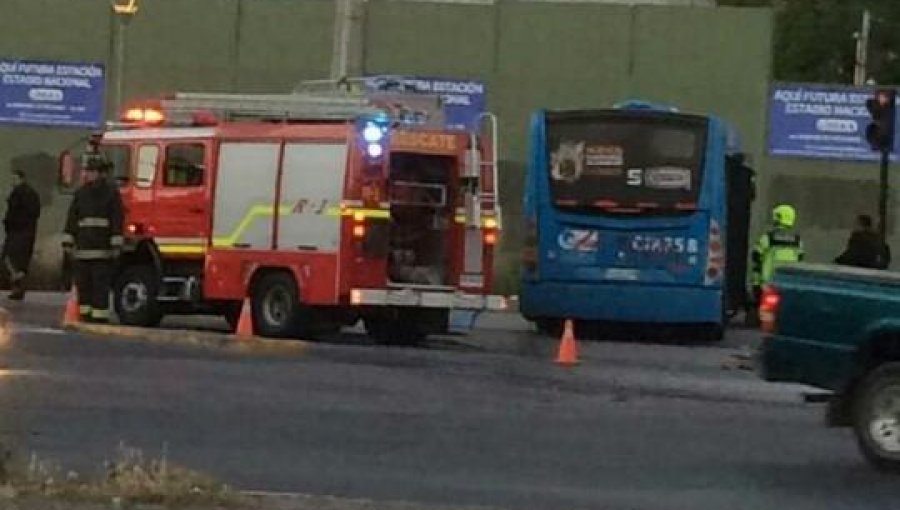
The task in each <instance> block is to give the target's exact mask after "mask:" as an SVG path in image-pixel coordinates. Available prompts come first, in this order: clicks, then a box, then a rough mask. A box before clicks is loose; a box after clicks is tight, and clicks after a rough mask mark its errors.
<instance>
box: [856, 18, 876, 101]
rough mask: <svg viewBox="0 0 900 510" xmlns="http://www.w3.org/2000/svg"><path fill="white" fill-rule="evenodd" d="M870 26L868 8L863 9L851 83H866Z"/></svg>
mask: <svg viewBox="0 0 900 510" xmlns="http://www.w3.org/2000/svg"><path fill="white" fill-rule="evenodd" d="M871 27H872V15H871V13H869V10H868V9H866V10H864V11H863V16H862V29H861V30H860V32H859V33H858V34H857V37H856V67H855V68H854V70H853V84H854V85H863V84H865V83H866V68H867V67H868V59H869V34H870V32H871Z"/></svg>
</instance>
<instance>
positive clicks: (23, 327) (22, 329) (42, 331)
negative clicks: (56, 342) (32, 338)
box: [12, 324, 66, 335]
mask: <svg viewBox="0 0 900 510" xmlns="http://www.w3.org/2000/svg"><path fill="white" fill-rule="evenodd" d="M12 332H13V333H14V334H16V333H31V334H38V335H65V334H66V331H64V330H63V329H61V328H49V327H46V326H33V325H30V324H13V327H12Z"/></svg>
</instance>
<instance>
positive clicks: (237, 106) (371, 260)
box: [60, 91, 506, 343]
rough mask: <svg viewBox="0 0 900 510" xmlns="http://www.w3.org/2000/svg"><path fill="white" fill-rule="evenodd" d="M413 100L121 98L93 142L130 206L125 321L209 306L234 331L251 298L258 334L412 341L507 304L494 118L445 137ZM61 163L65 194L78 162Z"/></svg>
mask: <svg viewBox="0 0 900 510" xmlns="http://www.w3.org/2000/svg"><path fill="white" fill-rule="evenodd" d="M435 99H436V98H435ZM422 100H423V98H422V97H421V96H419V97H415V98H413V97H409V98H404V97H400V96H397V95H395V96H391V97H378V98H376V97H372V96H366V95H364V94H355V93H350V92H334V91H332V92H328V93H323V92H316V93H310V92H305V93H292V94H280V95H241V94H201V93H178V94H174V95H172V96H170V97H167V98H164V99H161V100H155V101H149V102H143V103H141V104H136V105H129V107H128V108H127V109H126V110H125V112H124V113H123V115H122V122H120V123H116V125H114V126H111V127H109V128H108V129H107V130H105V131H104V132H103V133H101V134H98V135H95V136H93V137H92V138H91V141H90V143H89V144H88V147H87V148H86V152H87V151H94V152H99V153H100V154H101V155H102V156H104V157H105V158H106V159H107V160H108V161H110V162H112V164H113V168H114V170H113V172H112V173H113V175H112V176H111V178H114V179H116V180H117V181H118V183H119V187H120V191H121V195H122V199H123V203H124V207H125V225H126V227H125V230H126V231H125V232H124V235H125V238H126V247H125V249H124V250H123V256H122V258H121V261H120V265H119V266H120V267H119V271H118V276H117V278H116V279H115V285H114V305H115V311H116V314H117V316H118V318H119V321H120V322H122V323H124V324H128V325H137V326H155V325H157V324H158V323H159V322H160V320H161V318H162V317H163V316H164V315H166V314H196V313H209V314H221V315H224V316H225V317H226V318H227V319H228V321H229V322H230V324H231V325H232V327H234V326H235V325H236V323H237V321H238V318H239V316H240V310H241V307H242V302H243V301H244V300H245V299H249V301H250V304H251V308H252V318H253V324H254V328H255V333H256V334H259V335H263V336H272V337H296V336H301V335H315V334H317V333H319V332H323V331H335V330H336V329H337V328H339V327H340V326H341V325H352V324H355V323H357V322H358V321H359V320H360V319H361V320H362V321H363V322H364V324H365V327H366V329H367V332H368V333H369V334H370V336H372V337H373V338H375V339H376V340H377V341H380V342H402V343H407V342H412V341H416V340H419V339H421V338H423V337H424V336H425V335H428V334H437V333H442V332H444V331H446V330H447V323H448V315H449V312H450V311H451V310H454V309H464V310H475V311H478V310H499V309H503V308H504V307H505V306H506V302H505V299H504V298H502V297H501V296H494V295H491V294H490V293H491V282H492V279H493V271H492V266H493V258H494V246H495V244H496V243H497V240H498V236H499V231H500V226H501V225H500V223H501V216H500V206H499V203H498V194H497V184H496V183H497V164H496V156H495V152H494V150H495V147H496V134H497V133H496V128H497V126H496V118H495V117H493V116H492V115H490V114H485V115H484V116H483V117H482V118H481V119H479V120H480V122H479V126H478V128H477V129H476V130H473V131H471V132H462V131H451V130H447V129H445V128H444V125H443V122H442V119H441V118H440V117H441V113H440V110H439V109H435V108H432V109H431V110H430V111H429V110H428V109H425V110H422V109H414V108H411V107H408V104H407V102H409V103H412V104H417V103H416V102H417V101H418V104H421V102H422ZM413 114H415V115H413ZM416 119H418V120H416ZM423 119H424V120H423ZM81 159H83V158H81ZM60 161H61V164H60V180H61V183H62V184H63V185H64V186H65V187H67V188H69V189H71V188H72V187H74V185H75V184H77V182H78V181H79V177H78V175H79V167H80V164H79V163H77V162H78V161H80V159H79V158H77V157H75V156H74V155H72V154H71V153H69V152H66V153H64V154H63V155H62V157H61V158H60Z"/></svg>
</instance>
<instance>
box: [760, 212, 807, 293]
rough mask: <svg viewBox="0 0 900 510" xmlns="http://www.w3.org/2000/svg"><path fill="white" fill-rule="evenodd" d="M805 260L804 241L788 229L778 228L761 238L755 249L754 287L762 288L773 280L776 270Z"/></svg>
mask: <svg viewBox="0 0 900 510" xmlns="http://www.w3.org/2000/svg"><path fill="white" fill-rule="evenodd" d="M802 260H803V241H801V240H800V236H799V235H797V234H796V233H794V232H793V231H791V230H790V229H788V228H784V227H776V228H773V229H772V230H770V231H768V232H766V233H765V234H763V235H762V236H760V238H759V241H757V242H756V246H754V247H753V256H752V262H753V275H752V283H753V286H754V287H761V286H762V285H765V284H766V283H768V282H769V280H771V279H772V274H773V273H774V272H775V269H776V268H778V267H779V266H782V265H785V264H791V263H796V262H801V261H802Z"/></svg>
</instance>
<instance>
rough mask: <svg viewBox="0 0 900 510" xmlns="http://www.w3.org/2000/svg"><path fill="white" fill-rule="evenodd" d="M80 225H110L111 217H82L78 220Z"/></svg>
mask: <svg viewBox="0 0 900 510" xmlns="http://www.w3.org/2000/svg"><path fill="white" fill-rule="evenodd" d="M78 226H79V227H108V226H109V219H108V218H99V217H94V218H81V219H80V220H78Z"/></svg>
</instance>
